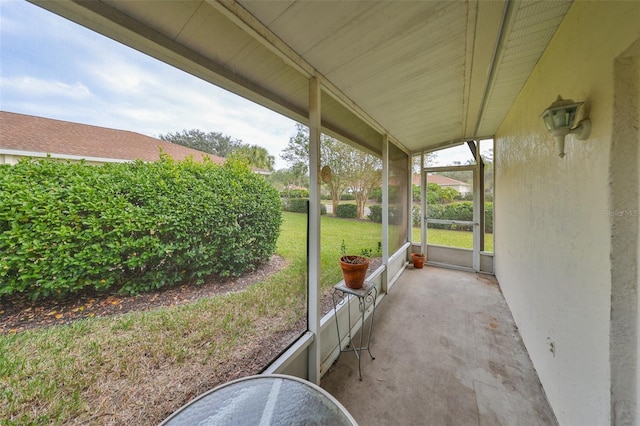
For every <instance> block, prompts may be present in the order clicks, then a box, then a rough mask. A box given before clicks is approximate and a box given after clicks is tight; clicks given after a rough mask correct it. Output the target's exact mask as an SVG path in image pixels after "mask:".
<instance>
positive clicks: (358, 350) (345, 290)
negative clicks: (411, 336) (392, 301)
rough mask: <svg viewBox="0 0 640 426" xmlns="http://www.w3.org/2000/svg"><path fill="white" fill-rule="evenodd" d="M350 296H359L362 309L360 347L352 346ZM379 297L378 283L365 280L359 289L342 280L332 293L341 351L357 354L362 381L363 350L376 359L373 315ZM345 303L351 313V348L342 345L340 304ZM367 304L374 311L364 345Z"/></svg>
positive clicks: (372, 314) (359, 306) (359, 304)
mask: <svg viewBox="0 0 640 426" xmlns="http://www.w3.org/2000/svg"><path fill="white" fill-rule="evenodd" d="M337 292H341V293H342V297H339V299H338V303H336V295H337ZM345 296H346V297H345ZM350 296H354V297H357V298H358V308H359V309H360V317H361V319H362V328H361V329H360V346H358V347H354V346H352V337H351V304H350V303H348V302H349V298H350ZM377 298H378V289H377V288H376V285H375V283H374V282H369V281H365V283H364V284H363V285H362V288H358V289H355V288H349V287H347V286H346V285H345V284H344V282H341V283H340V284H336V285H334V286H333V295H332V299H333V312H334V316H335V318H336V331H337V332H338V347H339V348H340V352H341V353H342V352H353V353H355V354H356V357H357V358H358V375H359V377H360V380H361V381H362V369H361V368H360V361H361V355H362V350H363V349H366V350H367V352H369V356H370V357H371V359H375V357H374V356H373V355H372V354H371V349H370V346H371V331H372V329H373V316H374V315H375V312H376V299H377ZM344 303H347V311H348V315H349V344H348V345H347V348H348V347H349V346H352V347H351V348H349V349H342V346H341V342H342V339H341V338H340V327H339V326H338V306H339V305H342V304H344ZM367 304H369V305H370V306H373V311H372V312H371V321H370V322H369V335H368V337H367V345H366V346H363V343H364V342H363V339H362V338H363V336H364V330H365V329H364V314H365V312H366V310H367Z"/></svg>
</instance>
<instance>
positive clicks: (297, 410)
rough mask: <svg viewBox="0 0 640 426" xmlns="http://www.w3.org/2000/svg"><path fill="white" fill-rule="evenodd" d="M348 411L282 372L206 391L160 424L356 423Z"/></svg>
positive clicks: (305, 382)
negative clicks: (281, 373)
mask: <svg viewBox="0 0 640 426" xmlns="http://www.w3.org/2000/svg"><path fill="white" fill-rule="evenodd" d="M356 424H357V423H356V421H355V420H354V419H353V417H351V415H350V414H349V412H348V411H347V410H346V409H345V408H344V407H343V406H342V405H341V404H340V403H339V402H338V401H337V400H336V399H335V398H334V397H333V396H331V395H330V394H329V393H328V392H326V391H325V390H324V389H322V388H320V387H319V386H316V385H315V384H313V383H311V382H307V381H306V380H302V379H299V378H297V377H292V376H285V375H277V374H274V375H258V376H250V377H245V378H242V379H239V380H235V381H232V382H229V383H226V384H224V385H221V386H218V387H217V388H215V389H213V390H211V391H209V392H206V393H204V394H202V395H200V396H199V397H197V398H195V399H193V400H192V401H190V402H189V403H188V404H186V405H185V406H183V407H182V408H180V409H179V410H178V411H176V412H175V413H173V414H172V415H171V416H170V417H168V418H167V419H166V420H165V421H164V422H163V423H161V425H166V426H182V425H185V426H186V425H189V426H192V425H200V426H208V425H332V426H333V425H356Z"/></svg>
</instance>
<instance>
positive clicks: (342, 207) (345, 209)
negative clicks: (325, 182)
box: [336, 204, 358, 219]
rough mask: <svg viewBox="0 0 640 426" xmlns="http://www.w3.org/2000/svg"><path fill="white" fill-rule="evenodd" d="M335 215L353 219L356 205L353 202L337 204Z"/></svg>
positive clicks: (356, 210)
mask: <svg viewBox="0 0 640 426" xmlns="http://www.w3.org/2000/svg"><path fill="white" fill-rule="evenodd" d="M336 216H337V217H341V218H345V219H353V218H355V217H357V216H358V207H356V205H355V204H338V209H337V210H336Z"/></svg>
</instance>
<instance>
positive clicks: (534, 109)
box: [494, 1, 640, 425]
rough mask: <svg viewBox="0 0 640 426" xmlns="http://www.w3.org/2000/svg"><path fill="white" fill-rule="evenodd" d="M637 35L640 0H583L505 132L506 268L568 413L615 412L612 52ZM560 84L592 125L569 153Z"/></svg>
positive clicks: (550, 389)
mask: <svg viewBox="0 0 640 426" xmlns="http://www.w3.org/2000/svg"><path fill="white" fill-rule="evenodd" d="M638 37H640V2H586V1H577V2H575V3H574V4H573V5H572V6H571V9H570V11H569V13H568V14H567V16H566V18H565V20H564V21H563V23H562V24H561V26H560V27H559V29H558V31H557V33H556V35H555V36H554V38H553V40H552V42H551V43H550V45H549V48H548V49H547V51H546V52H545V54H544V55H543V57H542V58H541V59H540V61H539V63H538V65H537V66H536V68H535V70H534V72H533V74H532V76H531V77H530V79H529V81H528V82H527V84H526V85H525V87H524V89H523V91H522V92H521V93H520V95H519V97H518V99H517V101H516V103H515V104H514V105H513V107H512V109H511V110H510V112H509V114H508V116H507V118H506V119H505V121H504V122H503V123H502V125H501V127H500V129H499V130H498V132H497V134H496V137H495V162H496V171H495V181H496V182H495V187H496V192H495V199H496V202H495V248H494V251H495V270H496V276H497V278H498V280H499V282H500V285H501V287H502V290H503V292H504V295H505V298H506V300H507V302H508V304H509V306H510V308H511V310H512V312H513V315H514V318H515V320H516V322H517V324H518V327H519V329H520V332H521V334H522V337H523V340H524V342H525V345H526V346H527V349H528V351H529V354H530V356H531V359H532V361H533V363H534V365H535V367H536V370H537V371H538V374H539V376H540V379H541V381H542V384H543V386H544V388H545V391H546V394H547V396H548V398H549V401H550V403H551V406H552V407H553V409H554V412H555V413H556V416H557V418H558V420H559V422H560V424H566V425H596V424H597V425H600V424H609V423H610V422H611V420H612V419H611V414H610V413H611V401H612V397H611V396H610V394H611V369H610V325H611V322H610V317H611V283H612V279H611V277H612V271H611V261H610V242H611V223H610V217H609V215H608V214H607V212H608V211H609V209H610V204H609V201H610V200H609V196H610V194H609V191H610V189H609V166H610V162H609V160H610V148H611V138H612V126H613V98H614V62H615V58H616V57H618V56H619V55H620V54H621V53H622V52H623V51H624V50H625V49H627V48H628V47H629V46H630V45H631V44H632V43H633V42H634V40H636V39H637V38H638ZM558 94H560V95H562V96H563V97H564V98H572V99H574V100H576V101H585V102H586V104H585V106H584V111H583V114H581V117H579V119H580V118H582V117H583V116H588V117H590V118H591V121H592V124H593V129H592V132H591V136H590V137H589V138H588V140H586V141H577V140H575V139H574V137H573V136H569V137H567V140H566V148H565V150H566V157H564V158H559V157H558V154H557V150H556V146H555V141H554V139H553V138H552V137H551V136H550V135H549V134H548V133H547V132H546V130H545V128H544V125H543V123H542V120H541V119H540V118H539V116H540V114H541V113H542V111H543V110H544V109H545V108H546V107H548V106H549V104H551V103H552V102H553V101H554V100H555V98H556V97H557V95H558ZM628 161H630V162H633V161H635V159H634V158H630V159H629V160H628ZM635 170H636V171H637V168H636V169H635ZM636 288H637V283H636ZM636 328H637V327H636ZM615 397H617V396H614V398H615ZM634 399H635V398H634Z"/></svg>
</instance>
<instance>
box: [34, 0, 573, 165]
mask: <svg viewBox="0 0 640 426" xmlns="http://www.w3.org/2000/svg"><path fill="white" fill-rule="evenodd" d="M34 2H35V3H37V4H39V5H41V6H42V7H44V8H47V9H50V10H52V11H54V12H55V13H58V14H60V15H62V16H65V17H67V18H69V19H71V20H74V21H76V22H78V23H80V24H82V25H85V26H87V27H89V28H91V29H94V30H96V31H98V32H101V33H103V34H105V35H107V36H109V37H112V38H114V39H116V40H118V41H121V42H123V43H125V44H127V45H129V46H131V47H134V48H136V49H138V50H140V51H142V52H145V53H147V54H150V55H151V56H154V57H156V58H158V59H160V60H162V61H165V62H167V63H170V64H172V65H174V66H176V67H179V68H181V69H183V70H185V71H187V72H189V73H191V74H194V75H196V76H198V77H200V78H203V79H205V80H207V81H210V82H212V83H214V84H216V85H219V86H221V87H223V88H226V89H228V90H230V91H232V92H235V93H237V94H239V95H241V96H244V97H246V98H248V99H251V100H254V101H256V102H258V103H260V104H262V105H265V106H267V107H269V108H271V109H274V110H276V111H278V112H280V113H283V114H285V115H287V116H289V117H291V118H293V119H296V120H298V121H301V122H306V121H307V111H308V98H309V94H308V79H309V77H310V76H315V77H318V78H319V79H320V81H321V84H322V87H323V97H322V99H323V120H322V123H323V126H324V128H325V130H326V131H327V132H328V133H331V134H333V135H335V136H339V137H341V138H343V139H346V140H348V141H350V142H352V143H356V144H359V145H362V146H363V147H366V148H367V149H368V150H370V151H371V152H378V153H379V152H380V151H381V144H382V133H386V134H388V135H389V137H390V139H391V140H393V141H396V142H399V143H400V144H401V145H402V146H404V147H405V148H406V149H407V150H410V151H419V150H423V149H430V148H433V147H436V146H441V145H443V144H446V143H449V142H451V141H459V140H465V139H471V138H476V137H484V136H491V135H493V133H494V132H495V131H496V129H497V127H498V126H499V125H500V124H501V122H502V120H503V119H504V116H505V115H506V113H507V112H508V110H509V108H510V106H511V104H512V103H513V101H514V100H515V98H516V97H517V95H518V93H519V92H520V89H521V88H522V86H523V85H524V83H525V82H526V80H527V78H528V76H529V74H530V73H531V71H532V69H533V67H534V66H535V64H536V63H537V60H538V58H539V57H540V55H541V54H542V52H543V51H544V49H545V48H546V46H547V44H548V42H549V40H550V38H551V37H552V35H553V33H554V32H555V29H556V28H557V26H558V24H559V23H560V22H561V20H562V18H563V17H564V14H565V13H566V11H567V9H568V7H569V5H570V3H571V2H570V0H564V1H563V0H558V1H535V2H534V1H511V2H508V3H505V2H504V1H490V2H489V1H473V0H442V1H424V2H397V1H371V2H338V1H322V2H315V1H304V0H296V1H253V0H251V1H246V0H240V1H239V2H216V1H213V0H211V1H172V2H167V1H144V2H133V1H126V0H105V1H93V2H75V1H70V0H64V1H59V2H49V1H43V0H35V1H34ZM497 46H500V47H499V48H496V47H497Z"/></svg>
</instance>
